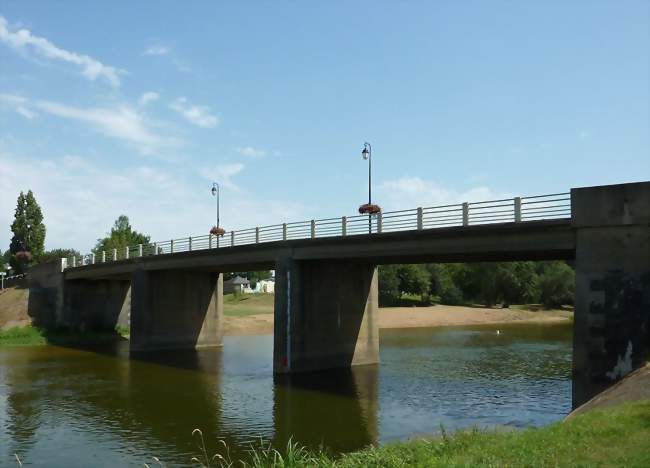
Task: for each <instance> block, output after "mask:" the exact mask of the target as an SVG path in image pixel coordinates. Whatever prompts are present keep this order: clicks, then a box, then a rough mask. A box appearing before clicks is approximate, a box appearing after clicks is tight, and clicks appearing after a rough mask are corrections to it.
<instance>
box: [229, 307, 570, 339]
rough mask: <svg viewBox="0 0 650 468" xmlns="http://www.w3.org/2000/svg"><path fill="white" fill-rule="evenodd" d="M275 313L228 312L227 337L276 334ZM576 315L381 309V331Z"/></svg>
mask: <svg viewBox="0 0 650 468" xmlns="http://www.w3.org/2000/svg"><path fill="white" fill-rule="evenodd" d="M272 312H273V309H270V310H268V311H264V312H263V313H255V314H249V315H237V316H232V315H229V314H228V312H226V315H225V319H224V333H225V334H226V335H266V334H270V333H273V313H272ZM572 318H573V313H572V312H569V311H562V310H551V311H538V312H531V311H528V310H518V309H488V308H482V307H462V306H444V305H436V306H431V307H385V308H380V309H379V328H380V329H388V328H431V327H445V326H462V325H490V324H491V325H498V324H508V323H559V322H568V321H570V320H571V319H572Z"/></svg>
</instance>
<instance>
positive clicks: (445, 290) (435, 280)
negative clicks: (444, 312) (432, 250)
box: [426, 263, 465, 305]
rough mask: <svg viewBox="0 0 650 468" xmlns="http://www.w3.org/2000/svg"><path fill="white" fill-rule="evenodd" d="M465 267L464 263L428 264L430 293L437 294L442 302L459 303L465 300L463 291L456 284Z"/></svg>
mask: <svg viewBox="0 0 650 468" xmlns="http://www.w3.org/2000/svg"><path fill="white" fill-rule="evenodd" d="M464 267H465V265H463V264H462V263H456V264H453V263H452V264H445V263H441V264H438V263H432V264H428V265H426V268H427V270H428V271H429V275H430V284H429V291H430V294H432V295H434V296H437V297H438V300H439V301H440V303H441V304H445V305H459V304H462V303H463V302H464V297H463V291H461V289H460V288H459V287H458V285H457V284H456V278H455V276H456V275H457V274H458V272H459V271H461V269H463V268H464Z"/></svg>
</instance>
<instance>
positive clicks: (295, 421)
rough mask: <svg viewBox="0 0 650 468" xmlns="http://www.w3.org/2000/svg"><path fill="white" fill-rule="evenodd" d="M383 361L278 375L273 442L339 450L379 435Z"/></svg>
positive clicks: (370, 441) (367, 442)
mask: <svg viewBox="0 0 650 468" xmlns="http://www.w3.org/2000/svg"><path fill="white" fill-rule="evenodd" d="M378 380H379V366H378V365H367V366H358V367H354V368H351V369H337V370H330V371H323V372H310V373H304V374H294V375H276V376H275V377H274V399H273V420H274V427H275V434H274V438H273V444H274V445H275V446H276V447H284V446H286V444H287V441H288V440H289V437H293V440H294V441H297V442H299V443H300V444H303V445H307V446H310V447H318V446H321V445H322V446H325V447H328V448H330V449H331V450H333V451H335V452H341V451H347V450H353V449H358V448H360V447H365V446H368V445H373V444H376V443H377V440H378V414H377V413H378V407H379V404H378V387H379V384H378Z"/></svg>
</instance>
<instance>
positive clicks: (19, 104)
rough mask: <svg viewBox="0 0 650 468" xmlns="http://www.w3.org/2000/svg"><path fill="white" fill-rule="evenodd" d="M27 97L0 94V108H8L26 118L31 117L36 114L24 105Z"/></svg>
mask: <svg viewBox="0 0 650 468" xmlns="http://www.w3.org/2000/svg"><path fill="white" fill-rule="evenodd" d="M26 105H27V99H25V98H24V97H22V96H15V95H13V94H0V108H4V107H6V108H9V109H11V110H14V111H15V112H17V113H18V114H20V115H22V116H23V117H25V118H26V119H30V120H31V119H33V118H34V117H36V116H37V115H38V114H36V112H34V111H32V110H30V109H28V108H27V107H26Z"/></svg>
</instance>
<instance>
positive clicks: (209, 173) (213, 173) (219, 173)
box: [200, 163, 245, 190]
mask: <svg viewBox="0 0 650 468" xmlns="http://www.w3.org/2000/svg"><path fill="white" fill-rule="evenodd" d="M244 167H245V166H244V165H243V164H241V163H232V164H222V165H219V166H215V167H208V168H203V169H201V170H200V173H201V175H202V176H203V177H204V178H205V179H207V180H209V181H214V182H217V183H219V184H221V185H223V186H224V187H229V188H231V189H235V190H238V189H239V188H238V187H237V186H236V185H235V184H234V183H233V182H232V181H231V178H232V177H233V176H235V175H237V174H239V173H240V172H241V171H243V170H244Z"/></svg>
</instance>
